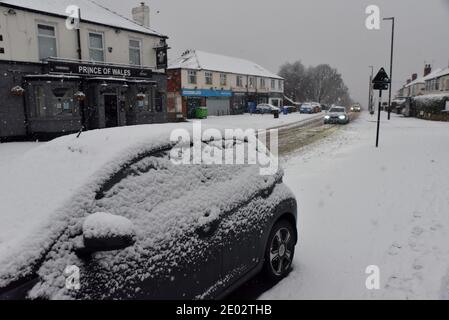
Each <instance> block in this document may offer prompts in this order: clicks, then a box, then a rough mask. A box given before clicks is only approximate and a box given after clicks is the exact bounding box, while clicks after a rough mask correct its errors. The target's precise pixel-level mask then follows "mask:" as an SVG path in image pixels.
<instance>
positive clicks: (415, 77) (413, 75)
mask: <svg viewBox="0 0 449 320" xmlns="http://www.w3.org/2000/svg"><path fill="white" fill-rule="evenodd" d="M416 79H418V74H417V73H414V74H412V81H415V80H416Z"/></svg>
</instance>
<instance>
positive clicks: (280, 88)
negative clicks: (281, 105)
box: [278, 80, 284, 90]
mask: <svg viewBox="0 0 449 320" xmlns="http://www.w3.org/2000/svg"><path fill="white" fill-rule="evenodd" d="M278 86H279V90H284V83H283V82H282V80H279V83H278Z"/></svg>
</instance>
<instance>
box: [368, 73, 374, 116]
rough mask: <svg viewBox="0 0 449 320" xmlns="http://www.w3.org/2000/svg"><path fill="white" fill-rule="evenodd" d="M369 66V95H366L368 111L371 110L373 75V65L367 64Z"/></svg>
mask: <svg viewBox="0 0 449 320" xmlns="http://www.w3.org/2000/svg"><path fill="white" fill-rule="evenodd" d="M368 68H371V75H370V77H369V93H368V95H369V97H368V99H369V100H368V111H369V112H370V113H371V112H373V77H374V66H368Z"/></svg>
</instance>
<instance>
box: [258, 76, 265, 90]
mask: <svg viewBox="0 0 449 320" xmlns="http://www.w3.org/2000/svg"><path fill="white" fill-rule="evenodd" d="M259 85H260V89H265V88H266V83H265V78H260V80H259Z"/></svg>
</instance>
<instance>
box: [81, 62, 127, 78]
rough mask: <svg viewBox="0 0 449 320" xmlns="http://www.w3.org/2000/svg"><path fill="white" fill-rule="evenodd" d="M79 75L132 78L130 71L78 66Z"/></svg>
mask: <svg viewBox="0 0 449 320" xmlns="http://www.w3.org/2000/svg"><path fill="white" fill-rule="evenodd" d="M78 73H79V74H88V75H97V76H120V77H131V70H130V69H119V68H113V67H101V66H82V65H81V66H78Z"/></svg>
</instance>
